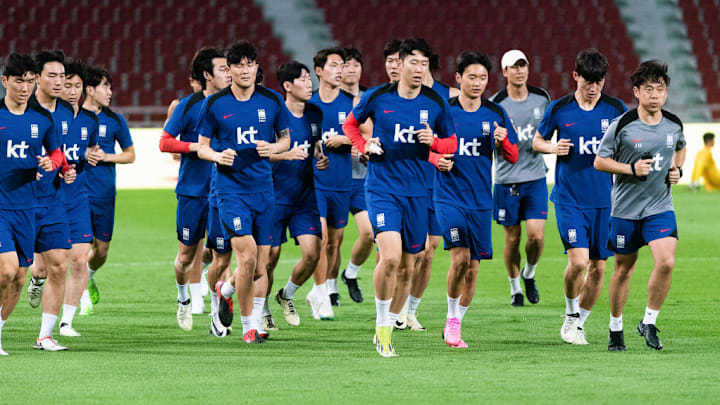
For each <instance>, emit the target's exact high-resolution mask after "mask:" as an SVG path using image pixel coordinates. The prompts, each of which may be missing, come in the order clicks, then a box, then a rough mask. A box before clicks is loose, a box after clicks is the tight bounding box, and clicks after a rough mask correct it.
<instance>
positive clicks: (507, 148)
mask: <svg viewBox="0 0 720 405" xmlns="http://www.w3.org/2000/svg"><path fill="white" fill-rule="evenodd" d="M503 121H504V122H503V125H504V126H501V125H499V124H498V123H497V121H494V122H493V125H495V130H494V131H493V138H495V147H496V148H498V150H500V153H501V154H502V157H503V159H505V161H506V162H508V163H511V164H515V163H516V162H517V161H518V158H519V157H520V151H519V150H518V147H517V143H518V137H517V133H516V132H515V128H514V127H513V126H512V121H510V117H509V116H508V115H507V112H505V109H503ZM508 124H509V125H508Z"/></svg>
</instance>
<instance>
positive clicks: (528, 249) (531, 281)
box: [521, 219, 545, 304]
mask: <svg viewBox="0 0 720 405" xmlns="http://www.w3.org/2000/svg"><path fill="white" fill-rule="evenodd" d="M525 232H526V233H527V241H526V242H525V267H524V268H523V271H522V274H521V277H522V280H523V284H524V285H525V295H527V298H528V301H530V303H531V304H537V303H538V302H540V292H539V291H538V288H537V283H536V281H535V269H536V268H537V264H538V261H540V255H541V254H542V251H543V248H544V247H545V220H544V219H528V220H527V221H525Z"/></svg>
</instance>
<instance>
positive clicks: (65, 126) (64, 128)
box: [60, 121, 68, 135]
mask: <svg viewBox="0 0 720 405" xmlns="http://www.w3.org/2000/svg"><path fill="white" fill-rule="evenodd" d="M60 125H61V126H62V134H63V135H67V133H68V123H67V121H62V122H61V123H60Z"/></svg>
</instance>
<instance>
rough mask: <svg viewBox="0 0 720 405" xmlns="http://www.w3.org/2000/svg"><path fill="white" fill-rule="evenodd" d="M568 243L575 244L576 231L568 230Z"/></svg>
mask: <svg viewBox="0 0 720 405" xmlns="http://www.w3.org/2000/svg"><path fill="white" fill-rule="evenodd" d="M568 242H570V243H576V242H577V229H575V228H573V229H568Z"/></svg>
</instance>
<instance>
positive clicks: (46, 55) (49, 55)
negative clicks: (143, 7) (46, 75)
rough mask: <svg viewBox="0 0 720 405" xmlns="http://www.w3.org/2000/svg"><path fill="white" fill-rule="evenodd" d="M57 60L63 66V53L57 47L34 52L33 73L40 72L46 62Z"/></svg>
mask: <svg viewBox="0 0 720 405" xmlns="http://www.w3.org/2000/svg"><path fill="white" fill-rule="evenodd" d="M50 62H58V63H60V64H62V65H63V67H64V66H65V54H64V53H63V51H61V50H59V49H52V50H47V49H46V50H44V51H40V52H38V53H37V54H35V73H36V74H40V72H42V70H43V68H44V67H45V64H46V63H50Z"/></svg>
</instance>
